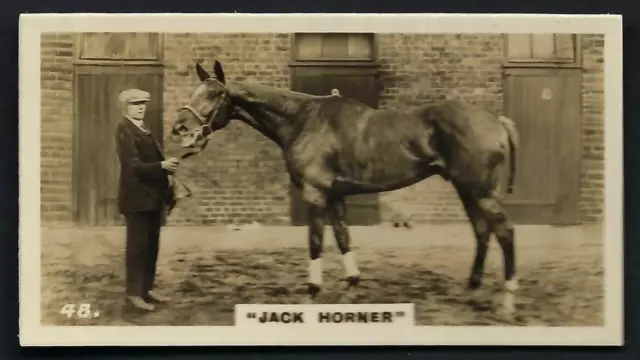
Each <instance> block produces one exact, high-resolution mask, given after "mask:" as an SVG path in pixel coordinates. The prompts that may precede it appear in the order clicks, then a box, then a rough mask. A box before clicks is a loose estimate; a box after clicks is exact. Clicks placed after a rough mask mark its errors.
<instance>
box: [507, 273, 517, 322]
mask: <svg viewBox="0 0 640 360" xmlns="http://www.w3.org/2000/svg"><path fill="white" fill-rule="evenodd" d="M504 288H505V293H504V304H503V305H504V310H505V311H506V312H507V313H509V314H512V313H514V312H515V311H516V294H515V292H516V290H518V278H516V277H515V276H514V277H513V278H512V279H511V280H509V281H506V282H505V284H504Z"/></svg>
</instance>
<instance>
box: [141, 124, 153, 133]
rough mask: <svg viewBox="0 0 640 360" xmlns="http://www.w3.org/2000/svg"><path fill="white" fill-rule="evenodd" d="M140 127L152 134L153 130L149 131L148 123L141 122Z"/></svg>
mask: <svg viewBox="0 0 640 360" xmlns="http://www.w3.org/2000/svg"><path fill="white" fill-rule="evenodd" d="M140 129H142V131H144V132H145V133H147V134H150V133H151V132H150V131H149V129H147V127H146V125H145V124H144V122H141V123H140Z"/></svg>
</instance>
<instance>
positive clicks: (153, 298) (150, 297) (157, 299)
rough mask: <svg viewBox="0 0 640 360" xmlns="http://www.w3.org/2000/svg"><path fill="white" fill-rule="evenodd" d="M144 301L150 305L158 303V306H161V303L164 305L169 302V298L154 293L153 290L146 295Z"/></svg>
mask: <svg viewBox="0 0 640 360" xmlns="http://www.w3.org/2000/svg"><path fill="white" fill-rule="evenodd" d="M145 300H147V301H148V302H151V303H159V304H161V303H166V302H169V301H171V298H170V297H168V296H164V295H160V294H158V293H157V292H155V291H153V290H150V291H149V292H148V293H147V296H146V299H145Z"/></svg>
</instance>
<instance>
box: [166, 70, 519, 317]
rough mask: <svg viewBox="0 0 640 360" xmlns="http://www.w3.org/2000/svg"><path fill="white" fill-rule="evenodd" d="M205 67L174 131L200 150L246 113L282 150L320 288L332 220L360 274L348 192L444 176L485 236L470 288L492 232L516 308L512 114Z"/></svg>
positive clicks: (348, 264)
mask: <svg viewBox="0 0 640 360" xmlns="http://www.w3.org/2000/svg"><path fill="white" fill-rule="evenodd" d="M196 70H197V73H198V77H199V78H200V80H201V81H202V84H200V85H199V86H198V87H197V88H196V89H195V91H194V92H193V93H192V94H191V97H190V99H189V102H188V104H187V105H185V106H184V107H182V108H181V109H180V110H179V111H178V118H177V120H176V122H175V123H174V124H173V128H172V135H173V137H174V140H176V141H178V139H179V140H180V141H181V143H182V146H183V147H184V148H188V149H190V150H192V151H195V152H197V151H200V150H202V149H203V148H204V146H205V145H206V144H207V142H208V141H209V139H210V137H211V135H212V134H213V133H214V132H215V131H217V130H220V129H222V128H224V127H225V126H226V125H227V124H228V123H229V121H230V120H231V119H239V120H241V121H243V122H244V123H246V124H247V125H249V126H251V127H253V128H254V129H256V130H257V131H259V132H260V133H262V134H263V135H265V136H266V137H268V138H269V139H271V140H272V141H273V142H274V143H276V144H277V145H278V146H279V147H280V148H281V149H282V152H283V155H284V160H285V163H286V167H287V171H288V172H289V175H290V179H291V182H292V183H293V184H294V185H295V186H297V187H298V188H299V189H301V191H302V197H303V201H304V202H305V203H306V204H307V205H308V213H307V217H308V226H309V235H308V237H309V239H308V240H309V255H310V258H311V259H310V265H309V283H308V287H309V293H310V295H311V296H312V297H314V296H315V295H316V294H317V292H318V291H319V290H320V286H321V284H322V263H321V261H322V258H321V254H322V248H323V229H324V225H325V221H326V219H328V221H329V222H330V224H331V226H332V228H333V233H334V236H335V239H336V242H337V245H338V248H339V249H340V252H341V253H342V255H343V261H344V268H345V272H346V278H347V282H348V284H349V286H355V285H357V284H358V282H359V280H360V272H359V270H358V266H357V265H356V259H355V256H354V253H353V251H352V250H351V249H350V244H349V243H350V239H349V231H348V227H347V224H346V222H345V196H347V195H354V194H364V193H376V192H384V191H392V190H396V189H400V188H403V187H406V186H409V185H412V184H415V183H417V182H419V181H421V180H424V179H426V178H428V177H430V176H433V175H440V176H442V177H443V178H444V179H447V180H448V181H450V182H451V183H452V184H453V186H454V187H455V189H456V190H457V192H458V195H459V197H460V200H461V202H462V204H463V206H464V209H465V211H466V214H467V215H468V217H469V220H470V221H471V223H472V225H473V230H474V233H475V236H476V240H477V243H476V244H477V248H476V256H475V261H474V263H473V267H472V271H471V276H470V278H469V282H468V287H469V288H470V289H477V288H478V287H480V284H481V282H482V275H483V272H484V261H485V257H486V253H487V246H488V243H489V239H490V236H491V234H492V233H493V234H495V235H496V238H497V239H498V242H499V244H500V246H501V248H502V252H503V256H504V276H505V298H504V304H503V305H504V310H505V311H506V312H508V313H512V312H513V311H514V309H515V308H514V299H515V298H514V296H515V295H514V293H515V290H516V289H517V278H516V276H515V251H514V229H513V225H512V223H511V221H510V220H509V219H508V217H507V214H506V212H505V209H504V207H503V206H502V204H501V202H500V200H499V191H500V183H501V177H500V173H501V169H502V168H503V167H507V166H508V169H509V172H508V173H509V179H508V180H509V182H508V188H507V191H509V192H511V191H512V187H513V178H514V174H515V166H514V165H515V163H514V157H515V155H514V153H515V149H516V147H517V141H518V140H517V139H518V135H517V131H516V128H515V125H514V123H513V122H512V121H511V120H510V119H508V118H506V117H504V116H495V115H492V114H491V113H489V112H487V111H484V110H482V109H478V108H476V107H474V106H471V105H469V104H465V103H463V102H459V101H452V100H451V101H449V100H447V101H441V102H436V103H430V104H424V105H421V106H416V107H411V108H406V109H405V110H404V111H400V110H393V109H373V108H371V107H369V106H367V105H365V104H363V103H361V102H358V101H355V100H353V99H350V98H346V97H342V96H339V95H327V96H315V95H309V94H304V93H299V92H294V91H290V90H284V89H278V88H274V87H269V86H264V85H259V84H250V83H243V82H235V81H227V80H225V75H224V72H223V70H222V66H221V64H220V63H219V62H218V61H216V62H215V65H214V69H213V70H214V74H215V77H211V76H210V75H209V74H208V73H207V72H206V71H205V70H204V69H203V68H202V67H201V66H200V64H196ZM507 158H508V159H510V161H507Z"/></svg>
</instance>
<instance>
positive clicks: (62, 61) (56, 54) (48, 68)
mask: <svg viewBox="0 0 640 360" xmlns="http://www.w3.org/2000/svg"><path fill="white" fill-rule="evenodd" d="M41 40H42V42H41V50H40V53H41V61H42V62H41V74H40V81H41V89H42V90H41V97H42V100H41V110H40V111H41V112H40V113H41V120H40V126H41V127H40V129H41V133H40V141H41V150H40V156H41V169H40V176H41V180H40V191H41V201H42V202H41V205H40V206H41V217H42V220H43V221H45V222H68V221H70V220H71V144H72V127H73V101H72V84H73V63H72V46H73V41H72V37H71V35H69V34H46V35H43V36H42V39H41Z"/></svg>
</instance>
